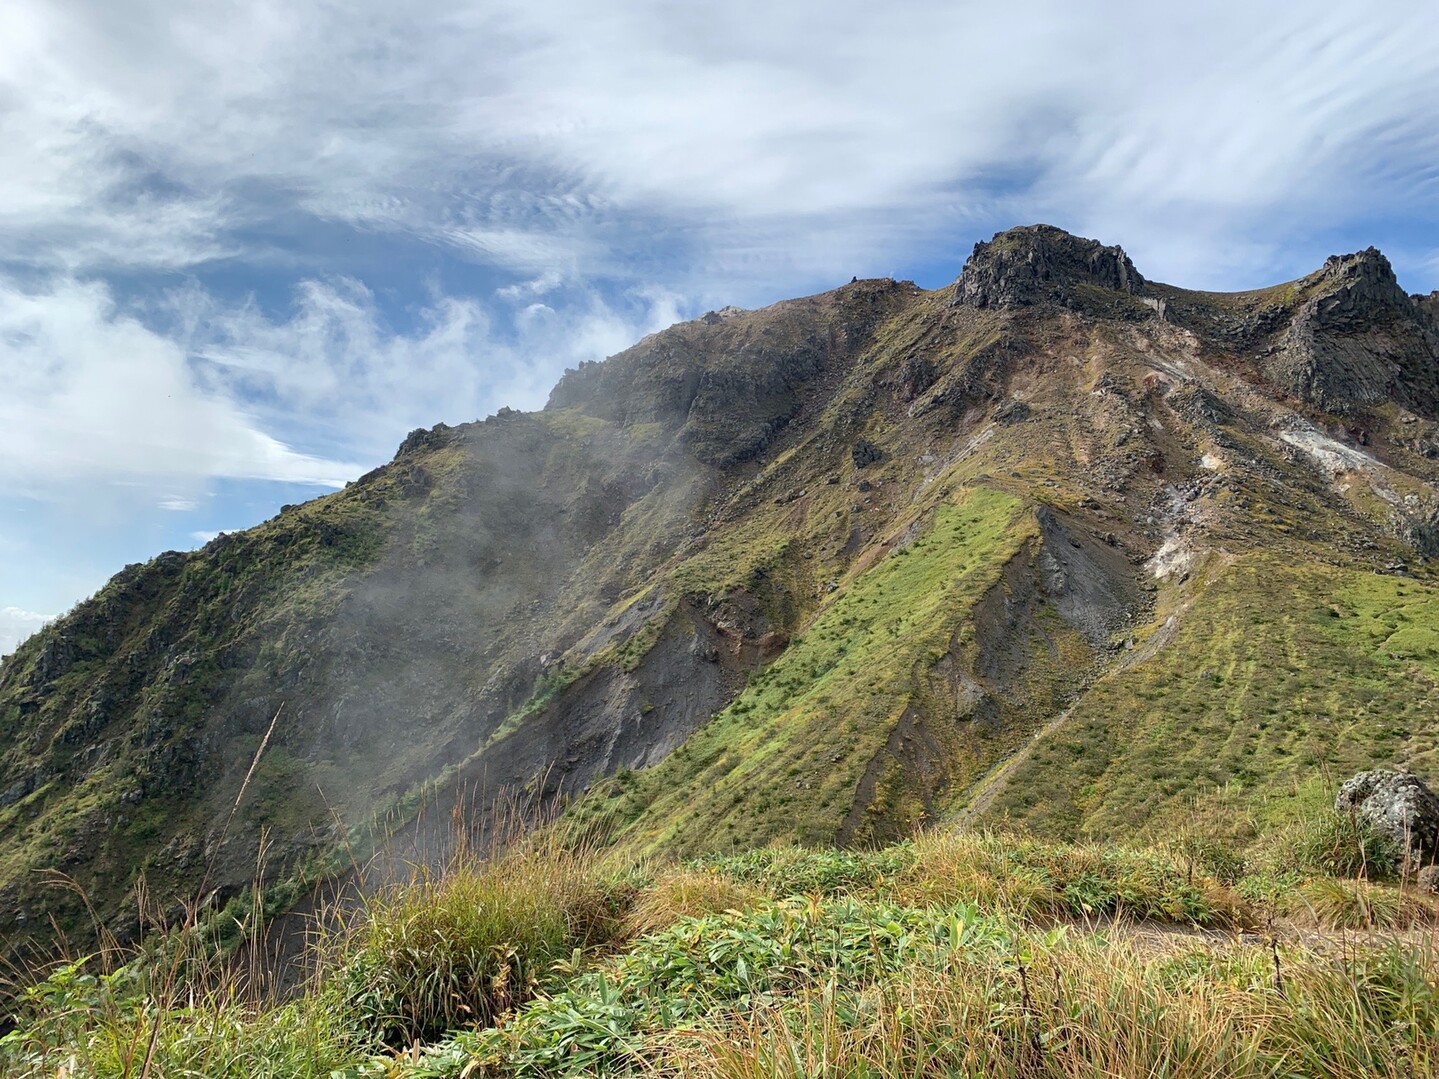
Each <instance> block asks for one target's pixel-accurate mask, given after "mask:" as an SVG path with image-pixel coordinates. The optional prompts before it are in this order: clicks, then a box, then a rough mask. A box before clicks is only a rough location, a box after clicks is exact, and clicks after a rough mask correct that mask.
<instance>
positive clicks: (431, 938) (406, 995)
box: [339, 849, 627, 1045]
mask: <svg viewBox="0 0 1439 1079" xmlns="http://www.w3.org/2000/svg"><path fill="white" fill-rule="evenodd" d="M626 898H627V896H626V895H625V894H618V895H617V894H616V891H615V890H614V889H612V888H609V887H606V885H605V883H604V881H603V879H602V878H601V877H600V876H599V874H598V873H597V871H596V869H595V866H594V862H593V859H592V858H591V857H589V856H588V855H585V854H583V853H580V854H576V853H573V852H567V851H563V850H554V849H544V850H532V849H520V850H517V851H513V852H510V853H506V854H502V855H499V856H497V857H494V858H491V859H488V860H484V861H472V862H462V863H460V864H457V865H455V866H452V867H450V869H449V870H448V871H446V872H445V873H444V874H443V875H440V876H437V877H429V876H418V877H416V878H415V879H414V880H411V881H409V882H407V883H405V884H403V885H397V886H392V887H389V888H385V889H381V890H380V891H379V892H377V893H376V894H374V895H373V896H371V897H369V898H368V899H367V900H366V901H365V904H364V907H363V910H362V912H361V915H360V917H359V919H358V921H357V923H356V924H355V925H354V926H352V927H351V928H350V931H349V932H348V934H347V939H346V940H345V941H344V943H343V951H344V953H345V958H344V960H343V965H342V968H341V972H340V979H339V980H340V984H341V986H342V987H343V995H344V998H345V1000H346V1001H347V1003H348V1005H349V1006H350V1008H351V1009H352V1010H353V1011H354V1013H355V1014H356V1015H357V1017H358V1018H359V1021H360V1022H361V1023H362V1024H363V1025H364V1026H365V1027H366V1029H368V1030H370V1031H372V1032H374V1034H375V1035H376V1036H377V1037H378V1038H379V1039H380V1040H381V1041H383V1042H385V1043H386V1044H391V1045H396V1044H407V1043H409V1042H411V1041H413V1040H414V1039H416V1038H427V1037H434V1036H435V1035H438V1034H440V1033H442V1032H443V1031H445V1030H448V1029H449V1028H450V1027H453V1026H457V1025H459V1024H461V1023H481V1024H484V1023H489V1022H491V1021H493V1020H494V1018H495V1017H496V1016H497V1015H499V1014H501V1013H503V1012H504V1011H506V1010H508V1009H510V1008H512V1007H514V1006H515V1005H516V1004H519V1003H522V1002H523V1001H525V1000H528V999H529V998H530V997H531V996H532V995H533V994H534V992H535V990H536V989H537V988H538V986H539V984H540V982H541V980H542V978H543V977H544V976H545V974H546V973H547V972H548V970H549V968H550V967H551V966H552V965H553V964H554V963H556V962H557V961H559V960H562V959H569V958H571V957H572V955H573V953H574V952H575V951H576V950H583V949H588V948H593V947H596V946H599V945H603V944H607V943H609V942H610V941H612V940H614V939H616V938H618V937H619V936H620V935H621V931H622V919H623V915H624V909H623V908H624V906H625V899H626Z"/></svg>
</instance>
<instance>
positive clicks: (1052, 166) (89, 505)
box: [0, 0, 1439, 652]
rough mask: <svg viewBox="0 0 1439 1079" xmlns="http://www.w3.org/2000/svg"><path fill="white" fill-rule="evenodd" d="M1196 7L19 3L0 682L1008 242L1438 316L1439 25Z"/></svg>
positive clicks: (3, 244) (11, 89) (7, 196)
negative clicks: (268, 548)
mask: <svg viewBox="0 0 1439 1079" xmlns="http://www.w3.org/2000/svg"><path fill="white" fill-rule="evenodd" d="M1172 7H1173V6H1172V5H1159V4H1153V3H1144V4H1140V3H1128V2H1119V0H1116V2H1111V3H1106V4H1093V3H1075V2H1073V0H1068V2H1054V0H1031V2H1030V3H1028V4H1024V5H1010V4H994V3H985V4H972V3H956V2H953V0H948V2H930V0H896V2H895V3H891V4H887V5H877V4H873V3H867V2H866V3H859V2H851V0H829V2H827V3H824V4H811V3H803V4H798V3H789V4H785V3H780V4H775V3H773V2H770V3H757V2H756V3H752V2H748V0H743V2H732V3H727V4H723V5H697V4H694V5H692V4H681V3H675V2H672V0H663V2H662V0H607V2H606V3H603V4H595V3H593V2H589V3H580V2H578V0H549V2H535V0H530V2H526V3H514V2H510V0H490V2H487V3H483V4H477V3H445V2H435V3H429V4H420V5H397V4H394V3H379V2H374V0H350V2H348V3H346V4H343V5H341V4H336V3H333V2H309V3H305V2H301V3H295V2H293V0H284V2H278V0H248V2H245V3H228V2H227V3H219V2H205V0H195V2H192V3H188V4H185V5H175V4H173V3H160V2H148V0H94V2H91V0H10V2H9V3H8V4H7V5H6V20H5V21H6V30H5V34H4V35H3V37H0V652H3V651H8V650H9V648H10V647H12V646H13V644H14V642H15V641H16V640H18V639H20V638H21V637H22V636H23V635H24V634H25V633H28V632H30V631H32V630H33V629H34V628H36V627H37V626H38V625H39V624H40V622H41V620H42V619H43V618H44V617H45V616H51V615H55V614H58V613H60V612H63V611H64V610H66V609H68V608H69V607H70V606H71V605H73V604H74V603H75V602H77V601H78V600H80V599H82V598H84V597H85V596H86V595H88V594H90V593H91V592H93V591H94V590H95V589H97V588H98V587H99V586H100V585H101V584H103V583H104V581H105V580H106V579H107V578H108V577H109V576H110V574H111V573H113V572H114V571H115V570H117V569H119V568H120V567H121V566H123V565H124V564H125V563H127V562H132V561H139V560H143V559H146V558H148V557H150V556H152V555H154V554H156V553H158V552H159V551H161V550H164V549H167V548H186V547H191V546H195V545H197V544H199V543H201V542H203V540H204V539H205V538H206V537H208V536H209V535H211V534H213V533H215V532H217V531H220V530H231V529H238V528H243V527H246V526H248V525H251V524H254V523H256V522H258V521H260V520H262V519H264V518H266V517H268V516H270V515H271V514H272V513H274V512H275V510H276V509H277V508H278V507H279V506H280V505H281V504H282V503H285V502H294V501H298V500H300V499H303V498H306V497H311V496H313V495H316V494H320V493H323V492H324V491H325V490H327V489H329V488H330V487H332V486H333V485H336V484H342V483H343V482H344V481H345V479H347V478H350V477H353V476H355V475H358V474H359V473H360V472H362V471H365V470H367V469H369V468H371V467H373V466H374V465H375V464H377V463H379V462H381V461H384V460H387V459H388V458H389V456H390V455H391V454H392V452H393V450H394V448H395V446H396V445H397V444H398V443H399V441H400V440H401V439H402V438H403V437H404V435H405V433H406V432H407V431H409V430H410V429H412V428H414V427H416V426H421V425H424V426H430V425H432V424H434V423H436V422H438V421H441V420H443V421H446V422H450V423H458V422H464V421H467V420H472V419H476V418H479V417H482V416H484V415H487V414H489V413H491V412H493V411H495V410H496V409H497V408H499V407H500V406H502V405H511V406H515V407H521V408H535V407H538V406H539V405H541V404H542V403H543V402H544V398H545V395H546V392H547V390H548V388H549V386H550V385H551V384H552V383H553V382H554V380H555V379H556V378H557V377H558V375H559V374H560V373H561V372H562V371H563V370H564V369H565V368H566V367H569V366H573V365H575V364H576V363H578V362H579V361H581V360H587V359H597V358H602V357H604V356H606V355H608V354H611V353H613V352H615V351H618V350H619V349H621V348H623V347H624V346H626V345H627V344H629V343H631V342H632V341H634V340H635V339H637V338H638V337H640V336H642V335H643V334H645V333H647V332H650V331H652V330H655V329H658V328H661V327H663V326H665V325H668V324H670V323H672V322H674V321H677V320H679V319H683V318H691V317H695V316H697V315H699V314H701V313H703V312H704V311H705V310H707V309H709V308H712V307H720V306H724V305H725V304H737V305H740V306H756V305H759V304H763V303H766V302H770V301H773V300H776V299H780V298H783V297H786V296H791V295H797V294H802V293H806V292H812V291H818V290H820V289H824V288H828V287H832V286H833V285H835V284H838V283H840V282H843V281H848V280H849V278H850V277H851V276H852V275H855V274H858V275H860V276H883V275H893V276H897V277H907V278H913V279H915V280H917V281H919V282H920V283H921V284H924V285H928V286H936V285H939V284H942V283H945V282H947V281H949V280H951V279H953V277H954V276H955V275H956V274H957V273H958V272H959V269H960V266H961V265H962V263H963V260H964V257H965V255H966V254H967V253H968V251H969V249H970V247H971V246H972V245H973V243H974V242H975V240H977V239H983V238H987V237H988V236H989V235H991V234H992V233H993V232H995V231H997V230H999V229H1002V228H1007V227H1009V226H1011V225H1014V224H1027V223H1032V222H1035V221H1047V222H1050V223H1053V224H1058V225H1061V226H1063V227H1065V228H1068V229H1070V230H1071V231H1074V232H1078V233H1081V234H1084V235H1089V236H1094V237H1097V238H1100V239H1102V240H1104V241H1105V242H1106V243H1119V244H1122V245H1124V246H1125V247H1126V249H1128V251H1129V252H1130V254H1131V255H1132V256H1133V258H1134V260H1135V262H1136V264H1137V265H1138V266H1139V268H1140V270H1141V272H1143V273H1144V274H1146V275H1147V276H1149V277H1153V278H1156V279H1160V280H1166V281H1170V282H1173V283H1176V284H1184V285H1189V286H1192V287H1203V288H1215V289H1236V288H1246V287H1253V286H1258V285H1264V284H1270V283H1273V282H1276V281H1280V280H1285V279H1288V278H1292V277H1294V276H1297V275H1299V274H1302V273H1305V272H1307V271H1308V270H1310V269H1313V268H1314V267H1316V266H1318V265H1319V263H1320V262H1321V261H1322V260H1323V258H1324V257H1325V256H1326V255H1329V254H1333V253H1338V252H1344V251H1352V250H1355V249H1358V248H1361V247H1365V246H1367V245H1369V244H1371V243H1372V244H1376V245H1378V246H1379V247H1381V248H1382V249H1383V250H1384V251H1385V252H1386V253H1387V254H1388V255H1389V256H1390V258H1391V260H1392V261H1393V262H1394V264H1395V266H1396V269H1397V270H1398V272H1399V276H1400V280H1401V282H1402V283H1403V284H1404V285H1405V287H1407V288H1408V289H1410V290H1411V291H1425V292H1427V291H1429V290H1431V289H1434V288H1436V287H1439V49H1436V48H1435V47H1434V46H1435V40H1436V39H1435V23H1434V17H1433V9H1432V5H1431V4H1427V3H1385V2H1378V3H1371V4H1366V5H1344V6H1343V7H1342V8H1341V7H1339V6H1331V5H1315V4H1302V5H1301V4H1297V3H1264V2H1255V0H1247V2H1245V3H1231V2H1228V0H1217V2H1211V3H1207V4H1203V5H1184V6H1182V9H1181V8H1174V10H1172V11H1171V8H1172ZM1329 7H1334V10H1326V8H1329Z"/></svg>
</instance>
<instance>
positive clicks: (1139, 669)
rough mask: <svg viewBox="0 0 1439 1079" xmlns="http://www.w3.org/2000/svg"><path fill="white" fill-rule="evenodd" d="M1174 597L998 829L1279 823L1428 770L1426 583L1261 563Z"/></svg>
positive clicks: (1432, 707) (1437, 594)
mask: <svg viewBox="0 0 1439 1079" xmlns="http://www.w3.org/2000/svg"><path fill="white" fill-rule="evenodd" d="M1186 588H1187V591H1186V592H1185V594H1184V598H1183V600H1182V601H1181V602H1182V604H1183V607H1182V610H1181V611H1180V612H1179V613H1178V616H1177V617H1178V628H1177V631H1176V632H1175V633H1174V636H1173V637H1172V638H1171V639H1170V640H1168V642H1167V643H1165V644H1164V646H1163V647H1162V648H1160V649H1159V650H1158V651H1157V652H1156V654H1155V655H1153V656H1152V657H1151V658H1149V659H1146V660H1143V661H1142V662H1138V663H1135V664H1133V665H1131V666H1126V667H1124V668H1122V669H1119V670H1117V671H1115V672H1114V673H1113V674H1112V675H1110V676H1109V677H1106V678H1105V679H1103V680H1101V681H1100V682H1099V683H1098V684H1097V685H1096V686H1095V687H1094V688H1093V689H1092V690H1091V691H1090V692H1089V694H1088V695H1087V696H1086V697H1084V698H1083V699H1082V700H1081V701H1080V702H1079V703H1078V704H1077V705H1076V706H1075V708H1074V709H1073V712H1072V714H1071V716H1070V718H1069V720H1068V721H1067V722H1066V723H1065V724H1064V725H1063V726H1062V727H1061V728H1060V729H1059V730H1058V731H1056V732H1055V733H1054V734H1053V735H1051V736H1049V737H1047V738H1045V739H1043V740H1042V741H1041V742H1039V743H1038V744H1037V745H1036V746H1035V748H1034V751H1033V753H1032V754H1031V756H1030V758H1029V760H1028V761H1027V762H1026V763H1024V764H1023V765H1021V766H1020V768H1019V769H1018V770H1017V771H1016V772H1015V773H1014V774H1013V775H1012V776H1011V777H1010V780H1009V783H1008V784H1007V787H1006V789H1005V790H1004V791H1003V792H1002V793H1001V794H1000V796H999V797H998V798H997V799H996V801H995V804H994V806H993V808H992V810H991V812H992V814H993V816H994V817H996V818H1009V819H1012V820H1015V821H1022V822H1024V823H1025V824H1026V825H1027V826H1029V827H1032V828H1034V829H1036V830H1038V831H1041V832H1044V833H1046V834H1055V835H1068V836H1075V835H1093V836H1105V837H1121V836H1129V835H1135V834H1142V833H1143V832H1144V831H1145V830H1146V829H1149V830H1152V831H1155V832H1158V831H1160V830H1162V829H1163V828H1164V827H1166V826H1168V825H1172V824H1173V823H1174V822H1175V821H1176V820H1180V819H1184V818H1186V817H1188V816H1191V815H1193V814H1196V813H1199V814H1202V813H1204V812H1206V811H1207V809H1212V808H1213V807H1215V806H1218V805H1224V806H1226V807H1228V811H1229V812H1228V814H1227V815H1229V816H1231V817H1240V816H1242V815H1243V814H1239V813H1236V812H1235V811H1236V810H1243V811H1247V813H1249V814H1255V815H1261V816H1266V815H1267V816H1275V815H1281V816H1282V815H1283V814H1284V813H1285V810H1284V808H1283V802H1284V801H1285V800H1286V799H1293V798H1302V797H1303V796H1304V792H1306V791H1308V790H1309V789H1310V788H1311V787H1312V781H1313V780H1315V779H1322V778H1324V777H1333V778H1335V779H1336V780H1337V779H1342V778H1345V777H1347V776H1348V775H1350V774H1352V773H1353V772H1354V771H1356V770H1358V769H1361V768H1364V767H1368V766H1372V764H1373V763H1374V762H1395V763H1401V764H1405V765H1407V766H1409V767H1411V768H1413V769H1414V770H1415V771H1417V772H1419V773H1420V774H1429V775H1433V774H1435V773H1436V772H1439V726H1436V724H1435V722H1434V716H1435V714H1436V709H1439V636H1436V635H1439V588H1436V587H1435V586H1434V585H1432V584H1430V583H1428V582H1426V581H1419V580H1413V579H1407V578H1398V577H1390V576H1382V575H1378V574H1374V573H1370V572H1363V571H1355V570H1345V569H1341V568H1338V567H1335V566H1331V565H1326V564H1323V563H1319V562H1313V561H1311V562H1308V563H1307V564H1305V563H1298V562H1296V561H1293V560H1290V559H1289V558H1285V557H1283V556H1282V555H1280V556H1275V555H1269V554H1266V553H1263V552H1257V551H1256V552H1253V553H1250V554H1246V555H1243V556H1238V557H1234V558H1218V559H1215V560H1214V562H1213V563H1212V564H1211V565H1210V566H1209V567H1208V568H1207V569H1206V570H1204V571H1203V572H1201V573H1200V574H1198V575H1196V578H1195V579H1194V580H1193V581H1191V582H1190V583H1189V584H1188V585H1187V586H1186ZM1257 597H1263V599H1262V600H1258V599H1257Z"/></svg>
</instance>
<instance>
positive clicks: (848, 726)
mask: <svg viewBox="0 0 1439 1079" xmlns="http://www.w3.org/2000/svg"><path fill="white" fill-rule="evenodd" d="M1035 534H1036V526H1035V523H1034V519H1033V517H1032V515H1030V514H1029V513H1028V512H1027V511H1026V509H1025V507H1024V506H1023V504H1022V503H1020V502H1019V501H1018V500H1016V499H1014V498H1012V497H1010V496H1008V495H1005V494H1003V493H1001V492H997V491H991V490H985V489H982V488H980V489H975V490H971V491H968V492H965V493H964V494H963V495H962V496H961V497H960V498H959V499H958V500H957V501H955V502H950V503H945V504H942V505H940V506H939V507H938V509H937V511H936V513H935V516H934V519H933V522H932V523H930V524H929V526H928V527H927V528H925V529H924V530H923V531H921V532H920V533H919V534H918V537H917V538H916V539H915V540H914V542H913V543H912V545H910V546H908V547H895V548H894V549H892V550H891V551H890V552H889V553H888V555H887V557H884V558H881V559H880V560H879V561H877V562H876V563H875V564H873V565H872V566H870V567H867V568H864V569H862V570H859V571H857V572H856V573H855V576H854V578H853V579H852V580H851V581H849V582H848V587H847V588H845V589H844V590H843V591H841V592H837V593H836V594H835V598H834V600H833V601H832V602H831V603H829V604H828V605H827V606H825V607H824V608H823V609H822V610H821V611H820V613H819V614H818V615H817V616H816V617H815V619H814V621H813V622H812V623H811V624H810V625H809V627H808V629H807V631H806V632H805V634H804V635H803V637H800V638H797V639H795V640H793V641H791V642H790V645H789V647H788V648H787V649H786V650H785V651H784V653H783V654H781V655H780V657H779V658H778V659H776V660H775V662H774V663H773V664H771V665H770V666H769V667H767V668H766V669H765V670H763V671H761V672H759V673H758V674H756V675H755V676H753V677H752V678H751V679H750V680H749V684H748V686H747V687H746V688H745V689H744V691H743V692H742V693H740V695H739V696H738V698H736V700H735V701H734V703H733V704H731V705H730V706H729V708H727V709H726V710H725V711H723V712H721V713H720V714H719V715H718V716H716V717H715V718H714V719H713V720H711V721H710V722H709V723H708V724H707V725H706V726H705V727H704V728H703V729H702V730H700V731H699V732H698V733H697V734H695V735H694V736H692V737H691V738H690V740H689V741H688V742H686V743H685V745H684V746H683V747H681V748H680V749H679V750H678V751H677V752H676V753H674V754H673V755H671V756H670V757H669V758H668V759H667V760H666V761H664V762H663V763H661V764H660V765H658V766H656V767H654V768H651V769H649V770H647V771H645V772H642V773H638V774H636V775H633V776H630V777H628V778H626V779H625V780H624V781H622V782H617V783H616V784H614V785H613V787H612V788H611V789H610V790H609V791H601V792H600V793H597V794H596V795H595V796H594V797H593V798H592V799H591V800H590V802H589V803H588V804H587V805H584V806H581V807H579V808H578V809H577V810H576V811H575V817H576V820H577V821H579V822H581V824H582V825H591V826H594V827H597V828H603V829H608V830H612V831H617V832H618V835H619V839H620V841H621V842H622V843H623V844H625V845H626V846H627V847H628V848H630V849H634V850H650V851H653V850H675V849H679V850H685V849H690V850H693V849H696V848H699V847H702V846H707V847H709V848H711V849H713V848H715V847H718V848H720V849H726V848H728V849H742V848H745V847H749V846H753V845H755V844H758V843H763V842H766V841H768V840H771V839H775V838H780V837H785V838H791V839H796V840H798V841H800V842H805V843H824V842H830V841H833V840H834V838H835V837H836V836H837V835H839V834H840V833H841V830H842V829H843V827H844V825H845V821H846V818H847V817H849V815H850V814H851V811H852V809H853V808H854V798H855V790H856V788H857V787H858V786H859V785H860V782H861V777H862V775H863V773H864V770H865V769H866V767H868V766H869V765H870V763H871V762H872V761H873V760H874V759H875V758H876V757H877V756H878V755H879V754H880V751H881V750H882V748H883V747H884V745H885V743H886V741H887V740H888V739H889V738H890V735H891V732H892V731H893V729H894V726H895V724H896V723H897V722H898V721H899V720H900V717H901V715H902V714H903V713H904V711H905V709H906V708H907V707H908V706H909V705H910V703H911V702H912V701H914V700H915V699H916V698H918V697H920V696H921V695H922V694H923V693H924V692H925V689H926V686H925V681H924V678H923V674H924V672H925V671H926V670H927V669H928V668H929V667H931V666H933V665H934V664H935V663H937V662H938V661H939V660H940V659H941V658H943V657H944V656H946V655H948V654H949V653H950V651H951V649H958V650H960V651H961V652H964V651H966V650H969V651H972V650H973V649H974V647H975V646H974V638H973V629H972V627H970V626H967V625H966V622H967V620H968V616H969V615H970V613H971V612H972V610H973V608H974V606H975V604H976V603H978V601H979V600H980V598H981V597H982V596H983V595H984V594H985V593H986V592H987V591H988V590H989V589H990V588H992V587H993V586H994V585H995V584H996V582H997V581H998V579H999V576H1000V574H1001V572H1002V571H1003V569H1004V566H1005V564H1006V563H1007V562H1008V561H1009V560H1010V559H1011V558H1012V557H1014V556H1015V555H1016V554H1017V553H1018V551H1019V550H1020V548H1021V547H1022V546H1023V545H1024V544H1026V543H1027V542H1030V541H1031V540H1032V539H1033V538H1034V536H1035ZM947 748H949V747H941V752H943V751H944V750H945V749H947ZM952 751H953V752H954V753H955V756H956V757H957V756H958V755H959V754H958V752H957V750H952ZM875 797H876V798H877V799H879V800H882V799H883V797H884V793H883V792H882V791H877V792H876V795H875ZM866 808H867V807H866V806H860V810H861V811H864V810H865V809H866ZM922 814H923V806H922V805H921V806H919V807H917V808H915V809H911V810H910V819H909V820H908V821H903V819H902V818H900V820H901V821H902V824H901V827H902V828H904V827H908V826H911V825H912V824H913V823H914V822H916V821H917V820H918V819H919V818H920V817H921V816H922ZM873 815H874V816H878V817H881V818H882V819H885V820H887V821H890V822H893V821H895V820H896V818H897V817H899V814H896V813H895V812H894V809H893V807H889V806H883V805H876V807H875V812H874V814H873ZM861 820H863V817H862V818H861ZM626 828H630V829H633V831H632V832H629V833H626V832H624V831H623V830H624V829H626ZM852 830H853V831H854V832H856V833H860V834H862V832H863V829H862V827H861V828H854V829H852Z"/></svg>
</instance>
